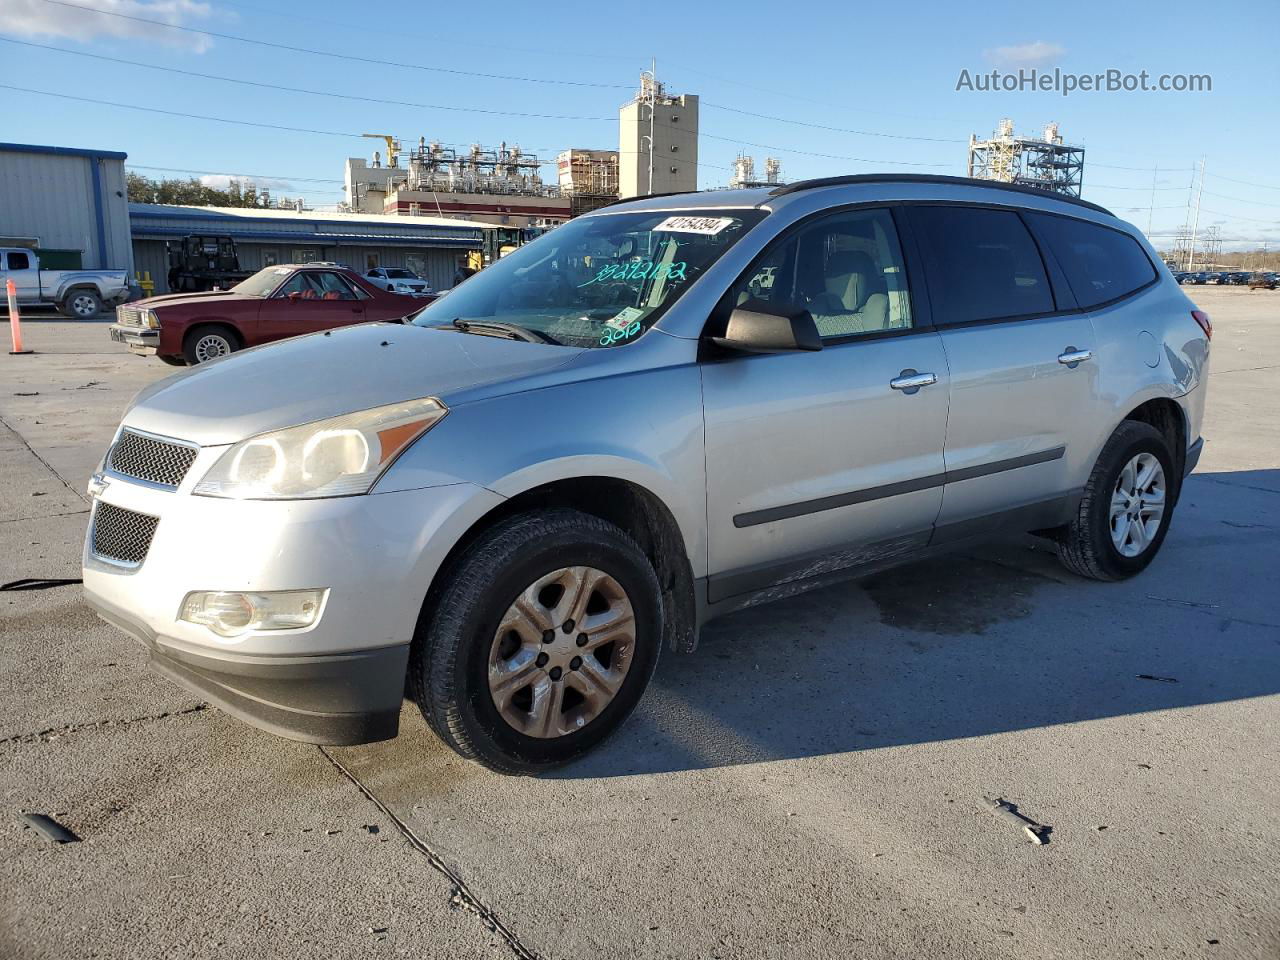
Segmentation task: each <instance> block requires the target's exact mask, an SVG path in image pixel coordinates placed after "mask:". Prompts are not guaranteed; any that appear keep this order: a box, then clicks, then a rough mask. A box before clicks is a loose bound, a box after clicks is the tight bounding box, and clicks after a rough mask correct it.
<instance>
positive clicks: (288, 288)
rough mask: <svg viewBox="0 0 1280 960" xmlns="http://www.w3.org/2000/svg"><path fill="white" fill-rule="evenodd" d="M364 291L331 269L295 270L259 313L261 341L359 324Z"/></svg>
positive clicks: (362, 312) (362, 316) (362, 314)
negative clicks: (357, 288) (358, 290)
mask: <svg viewBox="0 0 1280 960" xmlns="http://www.w3.org/2000/svg"><path fill="white" fill-rule="evenodd" d="M364 296H365V295H364V292H363V291H360V293H359V294H357V292H356V290H355V289H354V288H353V287H352V285H351V284H349V283H348V282H347V281H346V278H344V277H343V276H342V275H341V274H339V273H337V272H336V271H333V270H299V271H297V272H296V273H295V274H294V275H293V276H292V277H290V278H289V279H288V280H287V281H285V283H284V284H283V285H282V286H281V287H280V288H279V289H278V290H276V292H275V293H274V294H272V296H271V299H270V300H269V301H268V302H267V303H265V304H263V308H262V312H261V313H260V314H259V329H260V331H261V333H262V339H263V341H264V342H265V341H268V340H279V339H281V338H283V337H297V336H301V335H302V334H305V333H315V332H316V331H319V330H331V329H332V328H334V327H343V326H348V325H350V324H353V323H362V322H363V321H364V319H365V316H364V313H365V300H364Z"/></svg>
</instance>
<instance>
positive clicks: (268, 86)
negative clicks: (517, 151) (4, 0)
mask: <svg viewBox="0 0 1280 960" xmlns="http://www.w3.org/2000/svg"><path fill="white" fill-rule="evenodd" d="M0 41H3V42H4V43H15V44H18V45H19V46H23V47H35V48H37V49H39V50H53V51H55V52H57V53H68V54H71V55H72V56H76V57H91V58H92V59H94V60H106V61H108V62H110V63H120V64H124V65H125V66H127V67H142V68H143V69H145V70H161V71H163V72H165V73H178V74H181V75H182V76H184V77H199V78H200V79H202V80H218V81H221V82H222V83H238V84H241V85H242V86H246V87H259V88H261V89H265V90H283V91H285V92H286V93H305V94H307V95H308V96H312V97H335V98H337V99H340V100H355V101H356V102H358V103H381V104H387V105H389V106H394V107H414V108H415V109H421V110H452V111H455V112H458V113H488V114H494V115H496V116H502V117H530V118H533V119H536V120H594V121H604V122H615V120H616V118H614V117H580V116H569V115H566V114H558V113H520V112H517V111H514V110H488V109H485V108H483V107H458V106H450V105H447V104H441V103H414V102H412V101H409V100H386V99H383V98H380V97H358V96H355V95H353V94H347V93H337V92H334V91H330V90H308V89H306V88H305V87H286V86H283V85H281V84H278V83H265V82H263V81H259V80H242V79H240V78H238V77H224V76H220V75H218V74H216V73H199V72H197V71H195V70H181V69H179V68H178V67H162V66H160V65H159V64H155V63H141V62H139V61H137V60H126V59H124V58H123V57H108V56H106V55H105V54H101V53H89V52H88V51H87V50H68V49H66V48H65V47H55V46H52V45H49V44H44V43H32V42H30V41H28V40H14V39H13V38H11V37H0Z"/></svg>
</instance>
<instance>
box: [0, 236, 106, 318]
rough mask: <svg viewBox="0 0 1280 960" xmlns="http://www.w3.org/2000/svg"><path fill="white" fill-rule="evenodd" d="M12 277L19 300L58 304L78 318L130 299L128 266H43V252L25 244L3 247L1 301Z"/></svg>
mask: <svg viewBox="0 0 1280 960" xmlns="http://www.w3.org/2000/svg"><path fill="white" fill-rule="evenodd" d="M6 280H12V281H13V283H14V286H15V287H16V288H17V291H18V303H19V304H20V305H22V304H47V305H51V306H55V307H57V308H58V310H60V311H61V312H62V313H63V315H65V316H68V317H73V318H75V319H77V320H85V319H88V318H89V317H96V316H97V315H98V314H99V313H101V312H102V309H103V307H104V306H107V305H111V306H114V305H116V304H117V303H123V302H124V301H125V300H128V299H129V274H128V272H127V271H125V270H41V269H40V255H39V253H38V252H37V251H35V250H29V249H27V248H26V247H0V304H3V302H4V289H5V281H6Z"/></svg>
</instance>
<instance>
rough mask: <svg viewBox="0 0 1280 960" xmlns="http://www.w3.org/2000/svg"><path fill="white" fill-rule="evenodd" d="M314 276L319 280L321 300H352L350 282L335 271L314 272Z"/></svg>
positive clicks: (352, 294)
mask: <svg viewBox="0 0 1280 960" xmlns="http://www.w3.org/2000/svg"><path fill="white" fill-rule="evenodd" d="M315 278H316V279H317V280H318V281H319V282H320V299H321V300H354V299H356V295H355V293H353V292H352V290H351V284H349V283H347V281H346V280H345V279H343V278H342V277H340V276H338V275H337V274H336V273H330V272H329V271H328V270H324V271H322V272H319V273H317V274H315Z"/></svg>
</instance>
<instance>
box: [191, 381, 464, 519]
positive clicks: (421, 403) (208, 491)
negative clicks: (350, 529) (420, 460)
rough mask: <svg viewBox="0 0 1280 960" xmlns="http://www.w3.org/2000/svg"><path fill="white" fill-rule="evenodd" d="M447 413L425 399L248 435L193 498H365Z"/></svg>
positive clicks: (203, 481) (199, 485) (436, 402)
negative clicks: (408, 449) (419, 438)
mask: <svg viewBox="0 0 1280 960" xmlns="http://www.w3.org/2000/svg"><path fill="white" fill-rule="evenodd" d="M448 412H449V411H448V407H446V406H445V405H444V404H443V403H441V402H440V401H439V400H436V399H434V398H430V397H429V398H426V399H422V400H409V401H406V402H405V403H393V404H389V405H387V406H385V407H374V408H373V409H372V410H362V411H361V412H359V413H349V414H346V415H344V416H341V417H333V418H332V419H330V420H317V421H316V422H315V423H308V424H304V425H303V426H300V427H289V428H288V429H286V430H277V431H275V432H274V433H264V434H260V435H259V436H256V437H250V438H249V439H248V440H241V441H240V442H239V443H237V444H233V445H232V446H231V447H230V448H229V449H228V450H227V451H226V452H225V453H224V454H223V455H222V456H221V457H220V458H219V459H218V462H217V463H215V464H214V465H213V467H212V468H210V470H209V472H208V473H206V474H205V475H204V478H203V479H201V481H200V482H199V483H197V484H196V485H195V489H194V490H193V491H192V492H193V493H195V494H196V495H197V496H205V497H232V498H235V499H239V500H307V499H312V498H317V497H346V496H351V495H352V494H357V493H368V492H369V489H370V488H371V487H372V486H373V485H374V483H375V482H376V481H377V479H378V478H379V477H380V476H382V474H383V473H384V472H385V471H386V469H387V468H388V467H389V466H391V464H392V462H393V461H394V460H395V458H396V457H397V456H398V455H399V454H400V453H401V452H402V451H403V450H404V449H405V448H406V447H408V446H409V444H411V443H413V441H415V440H417V439H418V437H420V436H422V435H423V434H424V433H426V432H427V431H428V430H430V429H431V427H433V426H434V425H435V424H436V423H438V422H439V421H440V418H441V417H443V416H444V415H445V414H446V413H448Z"/></svg>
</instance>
